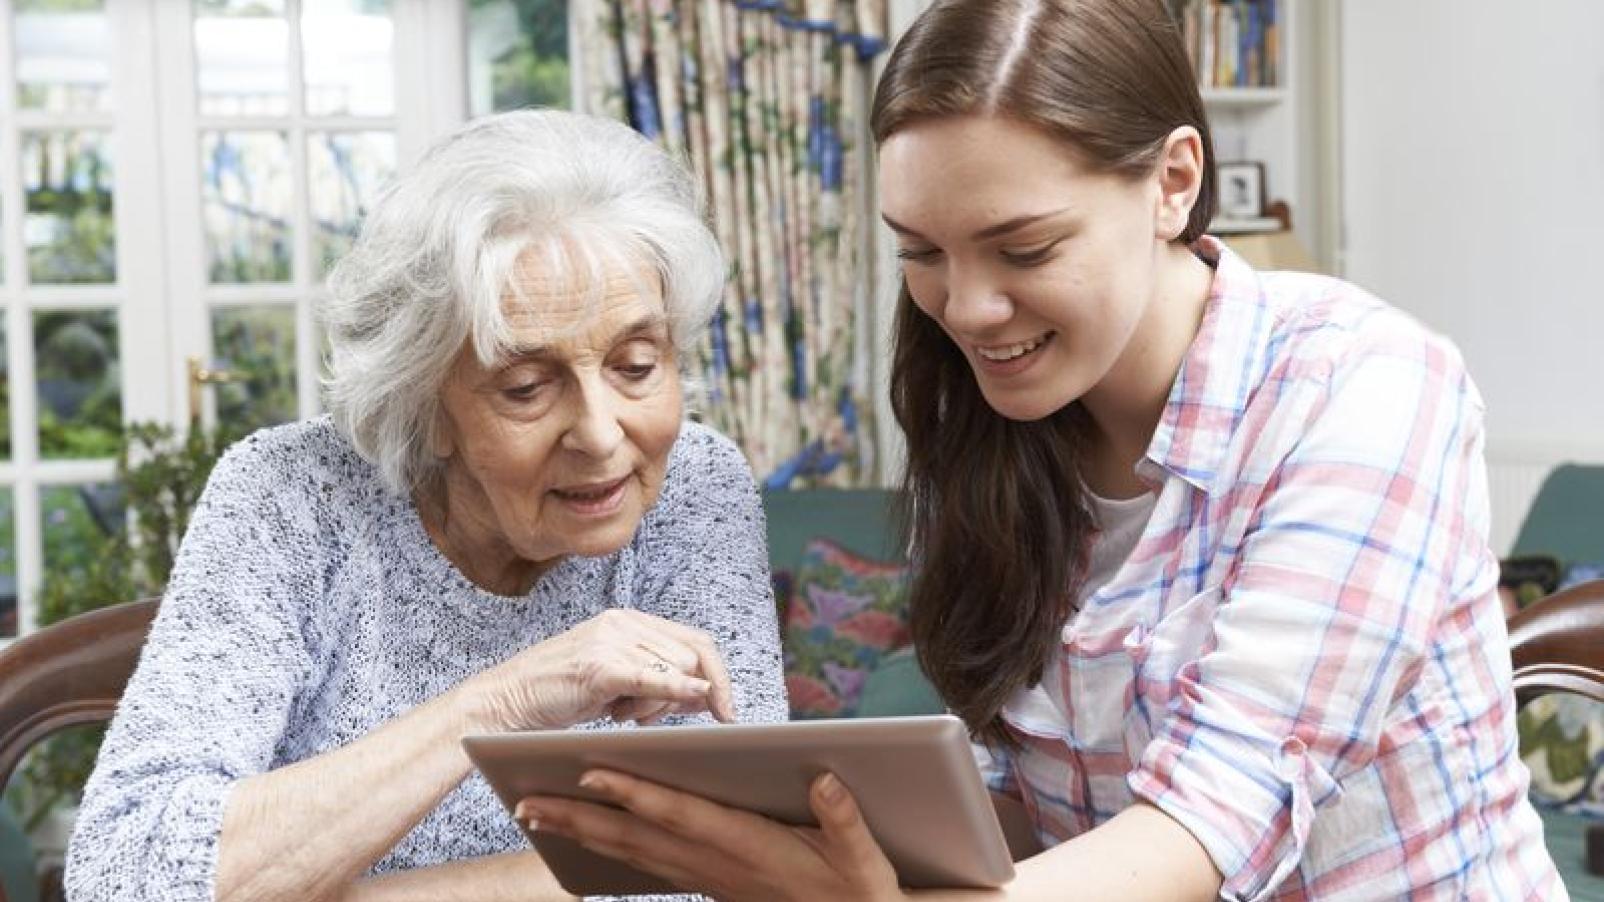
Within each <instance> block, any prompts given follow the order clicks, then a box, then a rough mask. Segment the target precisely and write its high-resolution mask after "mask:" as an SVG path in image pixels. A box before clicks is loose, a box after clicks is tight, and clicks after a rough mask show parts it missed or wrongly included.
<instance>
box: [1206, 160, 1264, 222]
mask: <svg viewBox="0 0 1604 902" xmlns="http://www.w3.org/2000/svg"><path fill="white" fill-rule="evenodd" d="M1217 173H1218V176H1219V198H1220V206H1219V212H1220V217H1221V218H1222V219H1257V218H1258V217H1260V216H1263V215H1264V206H1265V198H1264V164H1263V163H1260V162H1258V161H1256V160H1234V161H1231V162H1228V163H1220V164H1219V165H1218V167H1217Z"/></svg>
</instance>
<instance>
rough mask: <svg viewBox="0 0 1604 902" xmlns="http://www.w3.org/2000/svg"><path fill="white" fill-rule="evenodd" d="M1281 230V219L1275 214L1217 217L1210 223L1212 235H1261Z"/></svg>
mask: <svg viewBox="0 0 1604 902" xmlns="http://www.w3.org/2000/svg"><path fill="white" fill-rule="evenodd" d="M1279 231H1281V220H1279V219H1276V218H1275V217H1273V216H1260V217H1257V218H1255V219H1223V218H1222V219H1215V220H1214V221H1213V222H1211V223H1209V234H1210V235H1259V234H1263V233H1265V232H1279Z"/></svg>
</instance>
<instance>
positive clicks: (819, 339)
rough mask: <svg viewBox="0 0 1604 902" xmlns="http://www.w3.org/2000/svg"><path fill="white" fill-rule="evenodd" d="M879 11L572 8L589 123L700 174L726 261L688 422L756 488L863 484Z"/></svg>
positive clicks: (744, 6) (792, 3)
mask: <svg viewBox="0 0 1604 902" xmlns="http://www.w3.org/2000/svg"><path fill="white" fill-rule="evenodd" d="M885 3H886V0H785V2H780V0H768V2H735V0H575V4H574V18H573V20H572V21H573V26H574V28H576V29H577V33H578V40H579V43H580V53H579V56H580V62H579V65H580V66H581V67H582V70H581V71H580V73H579V77H580V79H581V84H582V85H583V86H584V94H585V103H586V105H587V108H588V110H589V111H590V112H593V113H598V114H602V115H611V116H615V117H617V118H620V119H623V120H625V121H627V122H629V123H630V124H631V125H633V126H634V127H636V128H637V129H639V130H640V131H641V132H642V133H644V134H646V135H647V136H649V137H651V138H653V139H654V140H656V141H658V142H659V143H661V144H662V145H663V146H664V147H665V148H667V149H668V150H669V151H670V152H671V153H674V154H678V155H680V157H681V158H682V159H684V160H686V161H687V162H688V164H689V165H690V167H691V168H692V170H693V171H694V172H695V173H697V175H698V176H699V177H700V179H701V181H702V185H703V190H704V193H705V196H706V198H707V199H708V205H709V209H710V210H711V212H712V216H713V225H714V229H715V231H716V233H717V235H718V238H719V242H720V243H721V244H722V245H723V247H724V252H725V254H726V256H727V257H728V259H729V261H730V278H729V282H728V283H727V285H726V288H725V292H724V297H723V302H722V304H721V306H720V308H719V310H718V311H717V313H716V314H715V315H714V318H713V322H712V327H711V329H709V335H708V340H707V342H706V343H705V345H704V347H703V348H702V351H701V360H700V363H701V366H702V371H703V373H704V375H705V381H706V386H707V399H706V406H705V408H704V418H705V419H706V420H707V421H708V422H710V423H711V424H712V425H714V426H716V427H717V428H719V429H720V430H721V431H723V432H724V433H725V434H726V435H728V436H730V437H731V438H733V439H734V440H735V441H736V442H738V443H739V444H740V446H741V447H742V448H743V449H744V450H745V452H746V455H747V458H748V460H750V462H751V464H752V468H753V470H754V471H755V472H756V473H757V475H758V479H759V480H760V481H761V482H763V483H764V485H765V487H767V488H793V487H802V486H809V485H837V486H849V485H863V484H869V483H872V482H873V481H874V478H875V466H874V464H875V460H874V428H873V423H872V422H871V417H872V410H873V405H872V403H870V402H869V400H868V399H867V398H866V396H865V388H866V383H867V382H868V379H867V368H866V360H865V359H864V358H865V355H864V354H863V353H862V349H864V348H866V347H867V345H866V344H865V340H866V339H867V338H869V332H870V331H872V325H871V321H870V320H869V318H868V316H867V314H866V311H867V310H868V309H870V307H869V302H868V294H869V292H870V291H871V289H872V286H873V284H874V279H873V273H872V272H871V269H872V263H871V261H872V259H873V255H872V253H871V252H870V249H869V247H868V245H867V241H868V240H869V237H870V232H869V229H868V228H867V227H866V225H865V222H864V219H865V211H866V210H867V209H868V208H867V207H866V206H865V203H866V201H867V196H866V194H865V185H866V181H865V172H864V167H865V165H866V163H865V159H864V149H865V144H866V142H865V141H864V140H863V136H864V135H866V132H865V131H864V129H865V122H866V119H867V113H868V110H867V104H868V98H869V93H868V92H869V80H870V74H871V73H870V69H871V66H872V61H873V59H874V57H875V56H876V55H877V54H878V53H880V51H881V50H882V49H883V48H884V46H885V45H884V36H885V21H886V10H885Z"/></svg>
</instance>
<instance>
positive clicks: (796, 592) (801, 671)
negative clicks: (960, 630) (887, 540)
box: [785, 539, 910, 719]
mask: <svg viewBox="0 0 1604 902" xmlns="http://www.w3.org/2000/svg"><path fill="white" fill-rule="evenodd" d="M907 583H908V569H907V567H906V566H905V565H902V564H888V563H884V562H881V561H872V560H866V559H864V558H861V557H858V556H857V555H855V554H853V553H852V552H850V551H848V550H847V549H845V548H842V547H841V546H839V545H837V544H835V543H834V542H831V541H829V540H828V539H814V540H813V541H811V542H809V543H808V545H807V547H806V548H805V549H804V550H803V552H802V561H801V563H800V564H799V565H798V566H797V568H796V570H795V571H794V572H793V573H792V574H791V575H790V593H789V594H790V598H789V600H788V602H787V603H786V605H785V687H786V690H787V691H788V692H789V693H790V696H791V716H792V717H793V718H795V719H808V718H820V717H851V716H853V715H854V714H856V713H857V710H858V702H859V699H860V698H861V697H862V694H863V685H864V683H865V681H867V680H868V677H869V673H870V672H871V671H873V670H874V669H875V667H876V666H877V665H878V664H879V663H880V659H881V658H882V657H883V656H885V655H886V654H888V653H890V652H891V651H894V650H896V649H898V648H901V647H903V646H905V645H907V644H908V642H909V639H910V636H909V633H908V608H907Z"/></svg>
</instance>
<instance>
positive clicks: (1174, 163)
mask: <svg viewBox="0 0 1604 902" xmlns="http://www.w3.org/2000/svg"><path fill="white" fill-rule="evenodd" d="M1155 169H1156V171H1155V175H1156V177H1157V178H1158V209H1157V210H1156V211H1155V214H1156V215H1155V216H1154V236H1155V237H1157V238H1159V239H1161V240H1163V241H1174V240H1175V239H1177V238H1179V237H1181V233H1182V232H1184V231H1186V224H1187V221H1188V220H1189V219H1190V218H1191V216H1192V205H1193V204H1195V203H1197V195H1198V192H1199V191H1201V190H1202V188H1203V136H1202V135H1199V134H1198V131H1197V129H1196V128H1193V127H1192V126H1190V125H1183V126H1180V127H1178V128H1176V129H1175V131H1172V132H1170V136H1169V137H1168V138H1166V139H1164V149H1163V150H1162V151H1160V152H1159V157H1158V163H1157V166H1156V167H1155Z"/></svg>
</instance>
